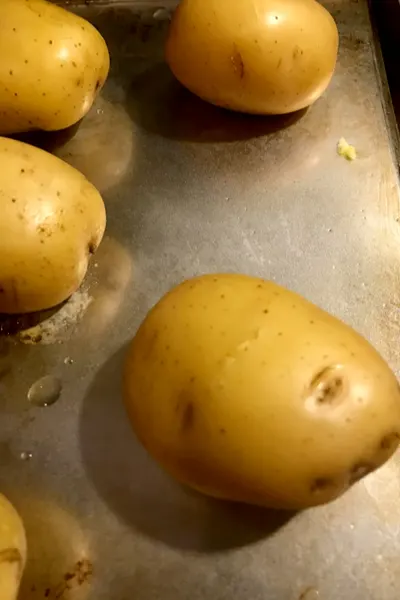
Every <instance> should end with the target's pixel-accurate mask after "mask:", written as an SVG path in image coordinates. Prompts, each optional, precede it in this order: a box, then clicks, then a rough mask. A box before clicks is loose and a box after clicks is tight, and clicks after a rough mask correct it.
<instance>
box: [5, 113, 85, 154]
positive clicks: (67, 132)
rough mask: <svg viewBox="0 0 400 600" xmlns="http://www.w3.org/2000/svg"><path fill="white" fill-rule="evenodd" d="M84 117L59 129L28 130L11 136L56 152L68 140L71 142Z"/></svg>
mask: <svg viewBox="0 0 400 600" xmlns="http://www.w3.org/2000/svg"><path fill="white" fill-rule="evenodd" d="M82 121H83V119H81V120H80V121H78V122H77V123H75V124H74V125H71V127H67V128H66V129H60V130H59V131H39V130H37V131H27V132H26V133H18V134H15V135H13V136H11V137H12V138H13V139H14V140H17V141H19V142H24V143H25V144H30V145H31V146H36V147H37V148H41V149H42V150H46V151H47V152H56V151H57V150H59V149H60V148H62V147H63V146H65V144H67V142H69V141H70V140H71V139H72V138H73V137H74V136H75V134H76V133H77V131H78V129H79V127H80V126H81V124H82Z"/></svg>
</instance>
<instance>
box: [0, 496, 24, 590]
mask: <svg viewBox="0 0 400 600" xmlns="http://www.w3.org/2000/svg"><path fill="white" fill-rule="evenodd" d="M25 562H26V537H25V530H24V526H23V524H22V521H21V519H20V517H19V515H18V513H17V511H16V510H15V508H14V507H13V506H12V505H11V504H10V502H9V501H8V500H7V498H5V497H4V496H3V495H2V494H0V600H16V598H17V595H18V590H19V585H20V582H21V577H22V572H23V570H24V567H25Z"/></svg>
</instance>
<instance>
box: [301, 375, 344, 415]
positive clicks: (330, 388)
mask: <svg viewBox="0 0 400 600" xmlns="http://www.w3.org/2000/svg"><path fill="white" fill-rule="evenodd" d="M339 370H340V367H338V366H336V367H327V368H325V369H322V371H319V372H318V373H317V374H316V375H315V376H314V377H313V379H312V380H311V382H310V386H309V389H308V394H307V401H308V402H309V406H310V408H315V407H321V406H333V405H335V404H337V403H339V402H340V401H341V400H343V391H344V380H343V377H342V376H341V375H340V372H339Z"/></svg>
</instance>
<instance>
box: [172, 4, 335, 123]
mask: <svg viewBox="0 0 400 600" xmlns="http://www.w3.org/2000/svg"><path fill="white" fill-rule="evenodd" d="M338 40H339V36H338V31H337V28H336V24H335V22H334V20H333V18H332V17H331V15H330V14H329V13H328V11H327V10H326V9H325V8H324V7H323V6H321V5H320V4H319V3H318V2H316V1H315V0H235V2H232V0H182V1H181V3H180V5H179V7H178V9H177V10H176V12H175V14H174V17H173V19H172V23H171V27H170V31H169V36H168V39H167V45H166V59H167V62H168V64H169V66H170V68H171V70H172V72H173V73H174V74H175V76H176V78H177V79H178V80H179V81H180V82H181V83H182V84H183V85H184V86H186V87H187V88H188V89H189V90H190V91H192V92H193V93H194V94H196V95H198V96H200V97H201V98H203V99H204V100H207V101H208V102H211V103H212V104H216V105H218V106H222V107H225V108H229V109H232V110H235V111H241V112H247V113H255V114H284V113H289V112H293V111H297V110H300V109H302V108H305V107H307V106H309V105H311V104H312V103H313V102H315V100H316V99H317V98H319V97H320V96H321V94H322V93H323V92H324V90H325V89H326V87H327V86H328V84H329V82H330V80H331V77H332V74H333V71H334V68H335V64H336V57H337V51H338Z"/></svg>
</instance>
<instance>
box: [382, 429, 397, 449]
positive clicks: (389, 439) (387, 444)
mask: <svg viewBox="0 0 400 600" xmlns="http://www.w3.org/2000/svg"><path fill="white" fill-rule="evenodd" d="M399 442H400V434H399V433H397V431H392V432H391V433H388V434H387V435H385V436H384V437H383V438H382V439H381V441H380V444H379V448H380V449H381V450H392V449H393V450H394V447H396V446H398V444H399Z"/></svg>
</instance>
